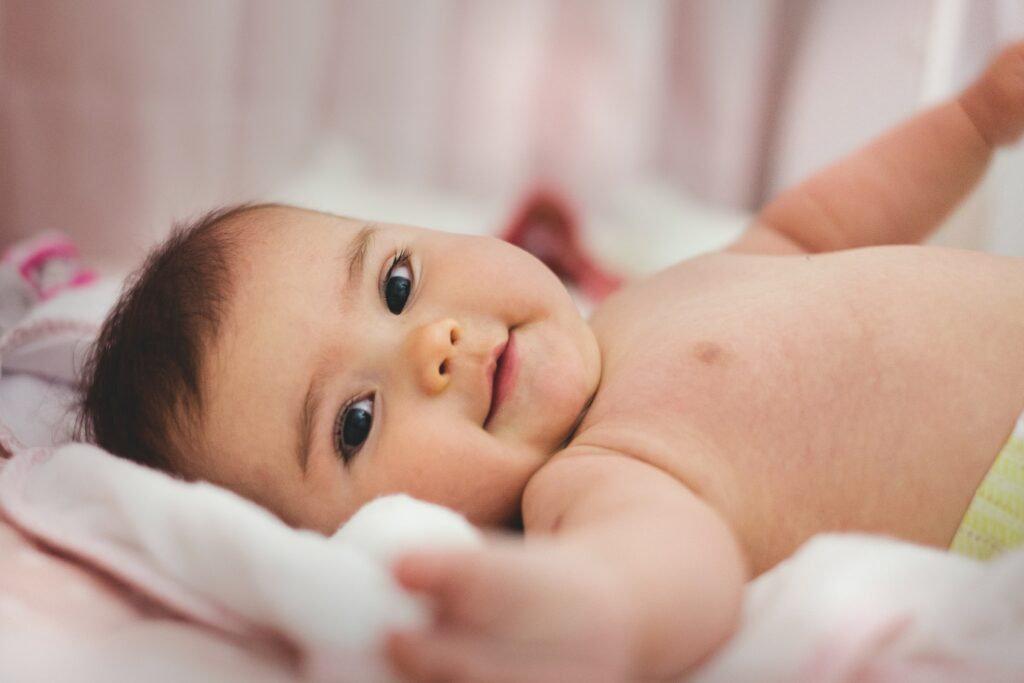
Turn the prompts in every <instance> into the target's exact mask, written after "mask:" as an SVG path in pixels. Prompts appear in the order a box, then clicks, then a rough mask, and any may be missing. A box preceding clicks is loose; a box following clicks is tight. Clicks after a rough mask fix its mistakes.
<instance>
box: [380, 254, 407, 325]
mask: <svg viewBox="0 0 1024 683" xmlns="http://www.w3.org/2000/svg"><path fill="white" fill-rule="evenodd" d="M411 291H412V269H411V268H410V267H409V257H408V255H406V254H405V253H404V252H403V253H401V254H398V255H397V256H395V259H394V261H392V263H391V267H390V268H389V269H388V273H387V275H386V276H385V278H384V302H385V303H386V304H387V305H388V310H389V311H391V312H392V313H394V314H395V315H398V314H399V313H401V312H402V310H403V309H404V308H405V303H406V301H408V300H409V293H410V292H411Z"/></svg>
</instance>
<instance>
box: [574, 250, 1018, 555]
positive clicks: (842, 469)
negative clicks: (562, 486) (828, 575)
mask: <svg viewBox="0 0 1024 683" xmlns="http://www.w3.org/2000/svg"><path fill="white" fill-rule="evenodd" d="M918 253H921V252H913V251H909V252H907V254H906V256H907V257H908V258H910V259H911V260H914V261H916V263H915V264H914V265H915V266H916V267H915V268H913V269H904V268H894V267H893V264H891V263H881V264H879V266H880V267H881V266H885V268H884V270H882V271H881V272H874V273H872V272H866V271H865V265H864V263H863V262H858V261H856V260H853V259H845V260H844V259H836V258H835V257H834V256H832V257H815V259H816V260H818V263H811V264H809V267H804V268H802V267H801V266H802V265H803V264H800V263H794V262H793V260H791V259H763V261H764V262H763V263H762V262H759V261H757V260H754V261H750V260H747V261H744V262H742V263H731V262H729V261H725V262H722V261H719V262H717V263H713V264H711V265H713V266H714V267H710V268H709V267H706V266H707V265H708V264H695V265H696V269H695V272H694V273H687V272H685V271H683V272H677V273H673V272H672V271H668V272H667V273H665V274H663V275H661V276H658V278H655V279H654V280H653V281H651V282H650V283H649V284H648V283H645V284H644V285H643V286H641V287H637V288H635V289H634V291H633V292H626V296H624V297H622V298H621V299H620V300H619V301H614V300H613V301H612V302H610V304H611V305H612V306H613V307H616V308H617V309H618V310H616V308H612V309H611V310H610V311H609V312H608V313H604V312H602V313H599V316H598V317H595V320H594V327H595V330H596V331H597V332H598V335H599V339H600V341H601V342H602V348H603V349H604V352H605V371H604V377H603V379H602V385H601V389H600V391H599V394H598V397H597V399H596V400H595V402H594V405H593V406H592V408H591V411H590V413H589V414H588V417H587V420H586V421H585V422H584V424H583V425H582V426H581V430H580V432H579V436H578V439H580V440H583V441H586V442H588V443H593V444H594V445H599V446H602V447H605V448H613V449H616V450H619V451H623V452H626V453H629V454H631V455H634V456H635V457H638V458H641V459H644V460H646V461H648V462H650V463H651V464H653V465H655V466H657V467H660V468H662V469H664V470H666V471H668V472H670V473H672V474H673V475H674V476H676V477H677V478H678V479H679V480H680V481H681V482H683V483H685V484H686V485H687V486H690V487H692V488H693V489H694V490H696V491H697V492H698V493H699V494H700V495H702V496H704V498H705V499H706V500H708V501H709V502H710V503H711V504H712V505H713V506H715V507H716V508H717V509H718V510H719V511H720V512H721V514H723V516H725V517H726V519H727V520H728V521H729V522H730V523H731V524H732V526H733V528H734V529H735V530H736V533H737V534H738V536H739V538H740V541H741V542H742V543H743V545H744V547H745V548H746V550H747V553H748V555H749V556H750V560H751V563H752V565H753V566H754V568H755V570H757V571H763V570H764V569H767V568H768V567H770V566H772V565H774V564H775V563H776V562H778V561H779V560H781V559H783V558H784V557H786V556H788V555H789V554H790V553H791V552H792V551H793V550H795V549H796V547H797V546H798V545H799V544H800V543H802V542H803V541H804V540H806V539H807V538H809V537H810V536H811V535H813V534H814V533H818V532H822V531H830V530H842V531H853V530H858V531H867V532H876V533H885V534H890V535H896V536H899V537H901V538H905V539H908V540H912V541H915V542H920V543H926V544H932V545H937V546H946V545H948V543H949V541H950V539H951V538H952V536H953V534H954V533H955V531H956V528H957V525H958V524H959V521H960V518H961V516H962V514H963V511H964V510H965V509H966V507H967V505H968V503H969V501H970V499H971V496H972V494H973V492H974V489H975V488H976V487H977V485H978V483H979V482H980V481H981V479H982V477H983V476H984V474H985V472H986V471H987V469H988V466H989V465H990V463H991V462H992V460H993V459H994V457H995V456H996V454H997V453H998V451H999V449H1000V447H1001V446H1002V444H1003V443H1004V442H1005V440H1006V438H1007V436H1008V434H1009V432H1010V430H1011V429H1012V426H1013V423H1014V421H1015V420H1016V418H1017V416H1018V415H1019V414H1020V412H1021V410H1022V409H1024V358H1022V353H1021V351H1020V349H1022V348H1024V301H1022V300H1021V299H1020V297H1019V296H1018V297H1017V298H1016V299H1015V298H1013V295H1010V296H1007V295H1005V291H1006V283H1005V281H1004V282H1002V283H1001V284H1000V285H999V287H996V283H997V281H998V280H999V279H998V278H993V279H992V282H991V284H985V283H984V282H983V283H981V284H980V285H973V286H976V287H979V286H980V287H981V288H985V287H988V288H991V289H992V291H991V292H980V293H979V292H964V291H963V288H962V287H960V286H959V285H958V284H957V283H956V282H954V281H952V280H950V277H949V273H948V270H949V266H948V264H946V265H943V264H942V263H939V262H934V263H933V262H930V261H928V256H925V258H924V260H923V261H922V260H921V259H917V258H916V256H917V254H918ZM873 255H874V254H872V253H870V252H868V253H865V254H863V256H865V257H868V256H873ZM881 256H882V257H883V259H884V258H887V257H890V256H900V254H885V253H883V254H882V255H881ZM718 258H719V259H730V258H737V257H724V256H723V257H718ZM746 258H747V259H751V258H753V259H758V258H761V257H746ZM863 260H867V261H869V262H870V259H863ZM863 260H862V261H863ZM702 266H705V267H702ZM734 266H739V267H738V268H735V270H734ZM682 268H683V266H681V267H680V269H682ZM867 270H868V271H870V268H867ZM1018 270H1020V269H1019V268H1018ZM1009 272H1014V271H1012V269H1011V271H1009ZM904 274H905V275H904ZM954 275H956V273H954ZM1021 277H1024V275H1022V276H1021ZM955 279H956V278H954V280H955ZM976 279H977V278H976ZM1003 279H1004V280H1005V278H1003ZM850 283H855V284H856V286H855V287H854V286H850ZM1018 284H1019V285H1020V288H1019V290H1018V291H1024V281H1022V282H1020V283H1018ZM667 289H668V290H674V291H676V292H677V293H680V294H681V295H680V296H678V297H677V298H676V299H675V300H674V301H671V302H662V303H661V305H660V306H654V305H652V303H651V302H652V301H656V300H657V294H658V292H664V291H666V290H667ZM1000 297H1003V299H1002V301H1001V303H1000ZM979 300H980V301H985V302H987V303H986V306H987V309H986V310H980V308H979V306H978V301H979ZM993 301H995V302H997V303H996V305H992V302H993ZM981 308H985V307H984V306H983V307H981ZM652 309H656V310H652ZM1014 311H1015V312H1016V313H1017V315H1018V317H1017V319H1016V320H1013V319H1012V316H1010V315H1009V314H1011V313H1013V312H1014ZM652 316H657V323H656V324H650V322H649V321H650V320H651V317H652ZM616 318H618V319H619V320H616ZM626 323H629V324H626ZM982 331H983V332H984V334H981V332H982Z"/></svg>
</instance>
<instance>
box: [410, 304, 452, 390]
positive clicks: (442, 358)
mask: <svg viewBox="0 0 1024 683" xmlns="http://www.w3.org/2000/svg"><path fill="white" fill-rule="evenodd" d="M461 334H462V331H461V329H460V328H459V323H458V321H456V320H454V319H453V318H444V319H442V320H438V321H436V322H432V323H429V324H427V325H422V326H420V327H418V328H416V329H415V330H413V332H412V334H411V335H410V338H409V355H410V357H411V358H412V360H413V363H414V368H415V372H416V380H417V382H418V383H419V384H420V387H421V388H422V389H423V390H424V391H425V392H427V393H428V394H430V395H432V396H433V395H436V394H439V393H440V392H442V391H444V390H445V388H446V387H447V386H448V384H449V383H451V358H452V354H453V353H454V351H455V344H456V343H457V342H458V341H459V337H460V336H461Z"/></svg>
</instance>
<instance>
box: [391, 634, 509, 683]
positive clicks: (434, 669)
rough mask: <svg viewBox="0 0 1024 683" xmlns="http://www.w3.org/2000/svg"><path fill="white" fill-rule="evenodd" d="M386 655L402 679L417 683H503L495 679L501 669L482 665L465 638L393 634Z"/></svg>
mask: <svg viewBox="0 0 1024 683" xmlns="http://www.w3.org/2000/svg"><path fill="white" fill-rule="evenodd" d="M387 654H388V658H389V659H390V660H391V663H392V664H393V665H394V667H395V668H396V669H397V670H398V672H399V673H400V674H401V676H402V677H403V678H406V679H408V680H410V681H417V682H418V683H435V682H436V683H462V682H463V681H465V682H467V683H469V682H472V683H486V682H487V681H492V682H494V683H497V682H499V681H502V680H503V679H501V678H497V677H495V676H496V670H497V671H498V672H500V667H495V666H494V665H493V663H488V662H487V661H485V658H484V657H483V656H482V655H481V654H480V652H479V651H478V650H477V649H476V648H475V647H474V646H473V644H472V643H470V642H467V639H466V637H464V636H455V635H439V634H423V633H395V634H392V635H391V636H390V637H389V638H388V642H387ZM498 675H500V674H498ZM505 680H511V679H505Z"/></svg>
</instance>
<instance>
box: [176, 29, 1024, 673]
mask: <svg viewBox="0 0 1024 683" xmlns="http://www.w3.org/2000/svg"><path fill="white" fill-rule="evenodd" d="M1022 130H1024V44H1017V45H1014V46H1012V47H1011V48H1010V49H1008V50H1006V51H1005V52H1004V53H1002V54H1001V55H1000V56H999V57H997V58H996V60H995V61H994V62H993V63H992V65H991V66H990V67H989V69H988V70H987V71H986V72H985V73H984V74H983V75H982V76H981V77H980V78H979V79H978V80H977V81H976V82H975V83H974V84H973V85H971V86H970V87H969V88H968V89H967V90H966V91H965V92H964V93H962V94H961V95H960V96H959V97H957V98H955V99H953V100H951V101H949V102H947V103H944V104H941V105H939V106H937V107H935V108H933V109H930V110H928V111H925V112H923V113H921V114H919V115H917V116H915V117H914V118H912V119H910V120H908V121H907V122H906V123H904V124H902V125H901V126H899V127H897V128H896V129H894V130H892V131H891V132H889V133H887V134H885V135H883V136H882V137H880V138H879V139H878V140H876V141H875V142H873V143H871V144H870V145H868V146H867V147H865V148H863V149H861V150H859V151H857V152H855V153H854V154H852V155H851V156H850V157H848V158H846V159H843V160H840V161H839V162H837V163H836V164H834V165H833V166H831V167H829V168H827V169H825V170H824V171H822V172H820V173H819V174H817V175H815V176H813V177H812V178H810V179H809V180H807V181H806V182H805V183H803V184H801V185H799V186H797V187H795V188H793V189H792V190H789V191H787V192H785V193H784V194H782V195H781V196H779V198H777V199H776V200H775V201H773V202H772V203H771V204H769V205H768V206H767V207H766V208H765V209H764V211H763V212H762V213H761V214H760V216H759V217H758V219H757V221H756V222H755V224H754V225H753V226H752V227H751V228H750V230H749V231H748V232H747V233H746V234H745V235H744V236H743V237H741V238H740V240H739V241H738V242H737V243H736V244H734V245H732V246H731V247H730V248H729V249H727V250H725V251H724V252H722V253H718V254H709V255H706V256H702V257H699V258H696V259H693V260H691V261H689V262H686V263H681V264H678V265H676V266H674V267H672V268H669V269H667V270H665V271H663V272H661V273H658V274H656V275H654V276H652V277H651V278H648V279H646V280H642V281H639V282H636V283H633V284H630V285H629V286H627V287H625V288H624V289H622V290H620V291H619V292H617V293H616V294H615V295H613V296H612V297H610V298H609V299H608V301H607V302H605V303H604V304H602V306H601V307H600V308H599V309H598V310H597V311H596V312H595V314H594V316H593V317H592V318H591V320H590V321H589V324H588V323H587V322H585V321H583V320H582V319H581V318H580V316H579V315H578V313H576V311H575V308H574V307H573V304H572V301H571V300H570V298H569V297H568V295H567V293H566V292H565V290H564V288H563V287H562V286H561V284H560V283H559V282H558V281H557V279H555V278H554V276H553V275H552V274H551V273H550V272H549V271H547V270H546V269H545V268H544V267H543V266H542V265H541V264H540V263H539V262H537V261H536V260H535V259H533V258H532V257H530V256H529V255H527V254H525V252H521V251H519V250H517V249H515V248H514V247H511V246H510V245H507V244H503V243H501V242H499V241H497V240H491V239H487V238H479V237H467V236H460V235H448V234H444V233H438V232H434V231H429V230H423V229H419V228H412V227H408V226H397V225H375V226H373V239H372V240H370V241H369V242H367V243H365V244H363V245H362V246H361V247H360V248H359V250H360V251H361V256H360V263H361V265H362V268H360V269H359V273H357V276H356V277H352V278H349V277H348V271H349V268H348V267H347V266H346V265H345V264H346V256H345V255H346V254H350V253H351V252H350V250H351V249H352V245H353V243H354V242H357V243H358V241H359V237H358V236H359V235H360V234H365V231H366V229H367V226H366V225H365V224H362V223H359V222H356V221H351V220H347V219H342V218H338V217H335V216H327V215H324V214H318V213H315V212H309V211H303V210H299V209H290V208H287V207H276V208H271V209H266V210H262V211H259V212H251V213H248V214H246V215H245V216H244V217H243V218H240V219H239V221H244V222H245V224H244V225H239V226H236V227H244V229H245V230H246V231H247V232H246V235H247V243H246V245H245V247H244V248H243V250H242V253H241V256H240V258H239V259H237V261H236V262H235V263H234V264H233V267H234V270H235V271H236V272H235V273H234V274H235V276H236V278H235V279H236V282H237V284H238V286H237V291H236V292H235V296H234V297H233V300H232V304H231V309H230V310H229V311H228V315H227V319H226V321H225V325H224V329H223V330H222V332H221V334H220V336H219V337H218V339H217V340H216V342H215V344H214V345H213V348H212V349H211V350H210V352H209V361H210V362H209V363H208V364H207V366H206V372H205V375H204V377H203V388H204V406H205V411H206V412H205V413H204V419H203V429H202V430H201V438H200V439H199V441H200V443H199V444H198V448H197V451H196V452H201V453H206V454H209V455H207V456H205V457H202V458H199V457H190V458H186V459H185V462H183V463H181V468H182V469H183V470H184V471H185V473H186V474H187V475H189V476H194V477H203V478H206V479H210V480H212V481H214V482H218V483H221V484H224V485H226V486H228V487H230V488H232V489H235V490H237V491H239V492H240V493H242V494H243V495H246V496H249V497H250V498H252V499H253V500H255V501H256V502H258V503H260V504H263V505H265V506H266V507H268V508H269V509H271V510H273V511H274V512H275V513H277V514H278V515H280V516H281V517H282V518H283V519H285V520H286V521H288V522H289V523H291V524H293V525H295V526H300V527H306V528H313V529H319V530H321V531H324V532H331V531H333V530H334V529H335V528H336V527H337V526H338V525H339V524H341V523H342V522H343V521H344V520H345V519H347V517H348V516H349V515H351V514H352V513H353V512H354V510H355V509H357V508H358V506H359V505H361V504H362V503H364V502H366V501H368V500H370V499H372V498H373V497H376V496H378V495H382V494H386V493H391V492H396V491H404V492H407V493H410V494H412V495H414V496H417V497H420V498H423V499H426V500H431V501H434V502H438V503H441V504H445V505H448V506H450V507H453V508H455V509H457V510H459V511H461V512H463V513H464V514H466V515H467V516H468V517H469V518H470V519H471V520H472V521H474V522H476V523H478V524H483V525H492V526H495V525H502V524H506V523H508V522H509V520H512V519H515V518H516V517H518V516H519V515H520V514H521V516H522V522H523V525H524V528H525V532H526V534H525V540H511V539H508V538H494V539H493V540H492V541H490V542H489V543H488V544H486V546H485V547H484V548H483V549H482V550H479V551H474V552H458V553H423V554H415V555H410V556H408V557H405V558H403V559H402V560H400V561H399V562H398V563H397V564H396V565H395V569H394V571H395V576H396V578H397V579H398V580H399V581H400V582H401V583H402V584H403V585H405V586H406V587H407V588H409V589H410V590H413V591H417V592H419V593H422V594H424V595H426V596H428V597H430V598H431V599H432V600H433V601H434V603H435V605H436V606H437V619H436V621H435V623H434V624H433V625H432V627H431V628H429V629H427V630H425V631H423V632H416V633H398V634H394V635H393V636H392V637H391V639H390V640H389V641H388V643H387V652H388V654H389V656H390V657H391V659H392V661H393V663H394V664H395V666H396V667H397V669H398V670H400V671H401V672H402V673H403V674H404V675H405V676H406V677H408V678H409V679H411V680H422V681H436V680H444V681H559V682H562V681H588V682H600V681H621V680H635V679H638V678H642V679H648V678H668V677H674V676H679V675H680V674H682V673H684V672H686V671H688V670H690V669H691V668H692V667H694V666H695V665H697V664H698V663H700V662H701V661H703V660H705V659H706V658H707V657H709V656H711V655H712V654H713V653H714V651H715V650H716V648H717V647H719V646H720V645H721V643H723V642H724V641H725V639H726V638H727V637H728V636H729V635H730V633H731V632H732V630H733V629H734V628H735V624H736V617H737V614H738V611H739V607H740V602H741V596H742V589H743V585H744V583H745V581H746V580H747V579H748V578H750V577H751V576H754V575H757V574H759V573H761V572H763V571H765V570H767V569H769V568H770V567H772V566H774V565H775V564H776V563H778V562H779V561H780V560H782V559H784V558H785V557H786V556H788V555H789V554H790V553H792V551H793V550H795V548H796V547H797V546H798V545H799V544H800V543H802V542H803V541H804V540H806V539H807V538H809V537H810V536H811V535H812V534H814V533H817V532H820V531H827V530H862V531H868V532H881V533H888V534H892V535H896V536H899V537H902V538H905V539H907V540H910V541H915V542H920V543H926V544H931V545H936V546H945V545H947V544H948V543H949V540H950V539H951V538H952V535H953V533H954V532H955V530H956V527H957V524H958V522H959V519H960V517H961V515H962V514H963V511H964V509H965V508H966V506H967V504H968V502H969V500H970V498H971V495H972V493H973V491H974V488H975V487H976V486H977V483H978V482H979V481H980V480H981V478H982V477H983V476H984V474H985V471H986V470H987V468H988V466H989V465H990V463H991V461H992V459H993V458H994V457H995V454H996V453H997V452H998V450H999V447H1000V446H1001V445H1002V443H1003V441H1005V439H1006V437H1007V435H1008V433H1009V430H1010V429H1011V428H1012V425H1013V423H1014V421H1015V419H1016V417H1017V415H1018V414H1020V412H1021V411H1022V410H1024V354H1021V353H1020V348H1021V342H1022V340H1024V315H1022V312H1024V265H1022V263H1021V261H1020V260H1019V259H1011V258H1005V257H997V256H993V255H986V254H977V253H969V252H962V251H955V250H943V249H931V248H922V247H918V246H881V245H893V244H899V243H914V242H917V241H919V240H921V239H922V238H924V237H926V236H927V235H928V234H929V233H930V232H931V231H932V230H933V229H934V228H935V227H936V226H937V225H938V223H939V222H940V221H941V220H942V219H943V218H944V217H945V216H946V215H947V214H948V213H949V212H950V211H951V210H952V209H953V208H954V207H955V205H956V204H957V203H958V202H959V201H960V200H961V199H962V198H963V197H964V196H965V195H966V193H968V192H969V191H970V190H971V188H972V187H973V186H974V184H975V183H976V181H977V180H978V178H980V176H981V175H982V173H983V172H984V170H985V168H986V166H987V164H988V162H989V159H990V157H991V155H992V153H993V150H994V149H995V148H996V147H997V146H998V145H1001V144H1008V143H1011V142H1014V141H1016V140H1018V139H1019V137H1020V135H1021V132H1022ZM839 250H842V251H839ZM399 255H407V258H406V257H404V256H403V258H404V259H405V260H403V258H397V256H399ZM395 278H398V279H403V278H404V279H406V280H408V282H407V283H402V282H399V281H398V280H396V279H395ZM406 290H408V298H407V299H405V298H403V297H404V292H406ZM395 297H398V299H395ZM399 304H401V305H399ZM395 309H398V310H397V311H396V310H395ZM978 330H985V334H984V335H979V334H978ZM510 334H511V335H513V336H514V339H515V350H516V360H515V362H514V363H513V365H514V369H513V370H510V372H511V373H512V375H514V376H513V377H511V378H510V380H509V381H510V387H511V389H510V390H509V391H508V394H507V395H506V396H505V397H504V400H502V401H501V402H500V404H499V405H498V407H497V409H496V410H495V411H494V413H493V414H492V415H490V416H489V415H488V414H489V412H490V406H491V399H492V397H493V392H494V386H495V385H494V380H495V376H496V374H495V370H496V360H497V356H496V353H499V354H500V352H496V349H501V348H503V344H505V343H506V341H507V340H508V339H509V335H510ZM499 374H500V373H499ZM314 380H316V392H315V393H316V396H317V399H318V400H317V401H315V402H314V403H315V405H316V406H317V407H316V409H315V410H309V411H308V413H309V415H308V419H302V418H301V416H302V410H303V406H304V405H307V404H308V402H307V401H306V400H305V397H306V396H307V395H309V393H310V387H311V386H312V383H313V381H314ZM357 410H358V411H362V412H358V413H357V412H355V411H357ZM353 415H354V416H355V417H352V416H353ZM303 424H308V437H304V436H303V429H302V428H300V427H299V426H298V425H303ZM368 425H369V426H368ZM361 430H362V431H361ZM339 435H340V436H339ZM364 436H365V438H364ZM569 437H571V438H569ZM346 439H347V440H346ZM357 440H358V441H359V444H358V445H357V446H356V447H354V448H350V445H351V444H350V442H355V441H357ZM303 461H304V464H303Z"/></svg>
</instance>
